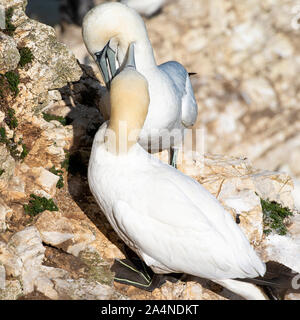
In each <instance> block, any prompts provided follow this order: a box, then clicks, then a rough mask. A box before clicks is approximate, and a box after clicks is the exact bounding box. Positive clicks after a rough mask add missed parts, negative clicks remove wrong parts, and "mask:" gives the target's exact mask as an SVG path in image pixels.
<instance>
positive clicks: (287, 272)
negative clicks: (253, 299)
mask: <svg viewBox="0 0 300 320" xmlns="http://www.w3.org/2000/svg"><path fill="white" fill-rule="evenodd" d="M266 267H267V269H266V273H265V274H264V276H263V277H257V278H252V279H251V278H249V279H248V278H247V279H239V280H240V281H243V282H248V283H252V284H256V285H258V286H260V287H262V289H263V290H264V292H265V293H266V294H267V295H268V297H269V298H270V299H272V300H282V299H283V298H284V296H285V294H286V293H287V292H295V293H300V274H298V273H297V272H295V271H293V270H292V269H290V268H289V267H287V266H285V265H283V264H281V263H279V262H275V261H269V262H267V263H266Z"/></svg>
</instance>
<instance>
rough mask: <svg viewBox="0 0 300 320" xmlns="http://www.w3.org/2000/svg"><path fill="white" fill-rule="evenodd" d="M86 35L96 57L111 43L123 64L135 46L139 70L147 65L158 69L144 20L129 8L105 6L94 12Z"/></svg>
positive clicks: (84, 31)
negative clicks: (129, 48) (131, 46)
mask: <svg viewBox="0 0 300 320" xmlns="http://www.w3.org/2000/svg"><path fill="white" fill-rule="evenodd" d="M82 36H83V40H84V42H85V45H86V47H87V49H88V51H89V52H90V54H91V55H92V56H93V57H95V53H96V52H99V51H101V50H102V49H103V48H104V47H105V45H106V44H107V43H108V42H109V41H110V46H111V47H112V49H114V50H115V51H116V52H117V58H118V61H119V63H120V64H121V63H122V62H123V59H124V57H125V55H126V52H127V49H128V46H129V44H130V43H134V44H135V55H136V56H135V58H136V64H137V69H138V70H139V67H140V66H145V65H146V66H147V67H155V66H156V62H155V58H154V54H153V49H152V46H151V44H150V41H149V38H148V34H147V30H146V27H145V24H144V21H143V19H142V18H141V16H140V15H139V14H138V13H137V12H136V11H135V10H133V9H131V8H129V7H127V6H126V5H123V4H121V3H104V4H100V5H98V6H96V7H95V8H93V9H92V10H90V11H89V12H88V13H87V14H86V16H85V17H84V20H83V24H82Z"/></svg>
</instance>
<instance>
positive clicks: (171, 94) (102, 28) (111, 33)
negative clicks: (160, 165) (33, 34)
mask: <svg viewBox="0 0 300 320" xmlns="http://www.w3.org/2000/svg"><path fill="white" fill-rule="evenodd" d="M82 35H83V40H84V43H85V45H86V47H87V49H88V51H89V53H90V54H91V56H92V57H93V58H94V59H95V61H96V63H97V64H98V65H99V68H100V70H101V73H102V76H103V79H104V81H105V84H106V87H107V88H108V89H109V88H110V82H111V79H112V78H113V77H114V76H115V75H116V74H117V73H118V72H120V71H121V70H122V68H123V65H124V60H125V58H126V53H127V52H128V49H129V48H130V49H131V50H132V51H134V54H135V64H136V68H137V70H138V72H140V73H141V74H142V75H143V76H144V77H145V78H146V79H147V81H148V85H149V94H150V105H149V111H148V115H147V118H146V120H145V123H144V126H143V128H142V130H141V132H140V136H139V144H140V145H141V146H142V147H143V148H144V149H145V150H147V151H148V152H151V153H156V152H159V151H161V150H164V149H171V154H172V156H170V162H171V163H173V164H175V163H176V152H174V153H173V152H172V151H174V149H176V146H177V145H178V144H180V143H181V142H182V139H183V133H184V129H185V128H188V127H191V126H192V125H193V124H194V123H195V121H196V119H197V114H198V108H197V103H196V100H195V97H194V93H193V88H192V85H191V81H190V79H189V74H188V72H187V71H186V70H185V68H184V67H183V66H182V65H181V64H180V63H178V62H175V61H170V62H166V63H164V64H161V65H159V66H157V65H156V62H155V58H154V54H153V49H152V46H151V43H150V41H149V38H148V34H147V30H146V27H145V24H144V21H143V19H142V18H141V17H140V15H139V14H138V13H137V12H136V11H135V10H133V9H131V8H129V7H127V6H126V5H123V4H121V3H105V4H100V5H98V6H96V7H95V8H93V9H92V10H90V11H89V12H88V13H87V14H86V16H85V18H84V21H83V26H82ZM119 66H120V67H119ZM100 108H101V113H102V114H103V116H104V117H105V118H106V119H109V117H110V102H109V92H107V93H106V95H105V96H104V98H103V99H102V102H101V106H100ZM173 147H174V148H173Z"/></svg>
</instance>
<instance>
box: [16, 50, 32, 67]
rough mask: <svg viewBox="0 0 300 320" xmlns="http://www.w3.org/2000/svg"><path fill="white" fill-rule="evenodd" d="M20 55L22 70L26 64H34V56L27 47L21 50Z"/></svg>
mask: <svg viewBox="0 0 300 320" xmlns="http://www.w3.org/2000/svg"><path fill="white" fill-rule="evenodd" d="M19 53H20V62H19V66H20V67H21V68H23V67H24V66H25V65H26V64H28V63H30V62H32V60H33V54H32V52H31V50H30V49H29V48H27V47H23V48H20V49H19Z"/></svg>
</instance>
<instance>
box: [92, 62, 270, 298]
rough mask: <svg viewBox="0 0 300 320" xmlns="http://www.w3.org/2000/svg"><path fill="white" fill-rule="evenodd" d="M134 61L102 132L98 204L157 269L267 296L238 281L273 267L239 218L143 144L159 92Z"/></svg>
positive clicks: (118, 84)
mask: <svg viewBox="0 0 300 320" xmlns="http://www.w3.org/2000/svg"><path fill="white" fill-rule="evenodd" d="M127 59H128V60H127V62H126V63H125V65H124V68H123V70H122V71H121V72H120V73H119V74H118V75H116V76H115V77H114V79H113V80H112V82H111V89H110V99H111V117H110V120H109V121H107V122H105V123H104V124H103V125H102V126H101V127H100V129H99V130H98V132H97V134H96V136H95V138H94V142H93V147H92V152H91V156H90V161H89V167H88V181H89V186H90V189H91V192H92V194H93V195H94V197H95V199H96V201H97V203H98V205H99V206H100V208H101V209H102V211H103V212H104V214H105V215H106V217H107V219H108V221H109V222H110V224H111V225H112V227H113V228H114V230H115V231H116V233H117V234H118V235H119V237H120V238H121V239H122V240H123V241H124V242H125V243H126V245H127V246H129V247H130V248H131V249H132V250H133V251H134V252H135V253H136V254H137V255H138V256H139V257H140V258H141V259H142V260H143V261H145V263H146V264H147V265H148V266H149V267H150V268H151V269H152V270H153V271H154V272H155V273H159V274H165V273H171V272H175V273H187V274H191V275H194V276H199V277H202V278H207V279H212V280H214V281H216V282H218V283H220V284H222V285H223V286H225V287H228V288H230V289H231V290H233V291H235V292H237V293H238V294H240V295H242V296H244V297H246V298H248V299H264V298H265V296H264V295H263V294H262V293H261V291H260V290H259V289H257V287H256V286H254V285H252V284H248V283H244V282H239V281H235V280H231V279H232V278H254V277H257V276H262V275H264V273H265V271H266V266H265V264H264V263H263V262H262V261H261V259H260V258H259V257H258V255H257V254H256V253H255V251H254V249H253V248H252V247H251V245H250V244H249V242H248V240H247V238H246V236H245V235H244V233H243V232H242V231H241V229H240V228H239V227H238V226H237V225H236V223H235V222H234V220H233V219H232V217H231V215H230V214H229V213H228V212H227V211H225V210H224V209H223V207H222V206H221V205H220V203H219V202H218V200H217V199H216V198H215V197H214V196H213V195H211V194H210V193H209V192H208V191H207V190H206V189H205V188H204V187H202V186H201V185H200V184H199V183H198V182H196V181H195V180H194V179H192V178H190V177H188V176H186V175H184V174H183V173H181V172H180V171H178V170H176V169H175V168H173V167H172V166H170V165H167V164H164V163H162V162H161V161H159V160H158V159H156V158H155V157H154V156H152V155H151V154H149V153H148V152H146V151H145V150H144V149H143V148H142V147H141V146H140V145H139V144H138V143H137V141H138V136H139V132H140V130H142V127H143V123H144V121H145V119H146V116H147V112H148V110H149V101H150V99H151V96H150V95H149V93H148V90H149V87H148V82H147V80H146V78H145V77H144V76H143V75H141V74H140V73H138V72H137V71H136V69H135V66H134V63H132V61H131V59H130V58H129V57H127ZM120 123H126V127H127V131H122V129H120V128H121V127H120ZM124 135H125V136H124ZM121 140H122V141H123V142H124V140H125V144H124V145H126V146H127V148H126V147H124V145H123V147H120V143H121Z"/></svg>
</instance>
